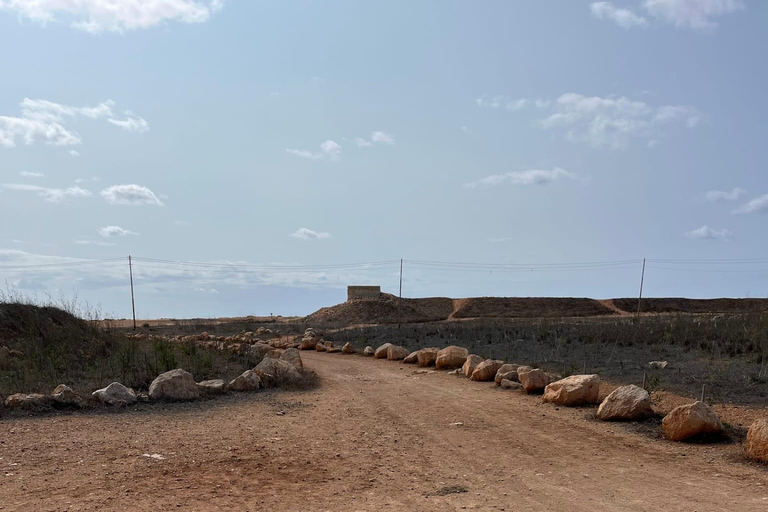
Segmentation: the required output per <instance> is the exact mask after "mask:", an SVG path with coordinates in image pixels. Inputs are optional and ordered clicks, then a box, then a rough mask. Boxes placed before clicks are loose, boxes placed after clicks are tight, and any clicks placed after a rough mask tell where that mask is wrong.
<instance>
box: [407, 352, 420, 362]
mask: <svg viewBox="0 0 768 512" xmlns="http://www.w3.org/2000/svg"><path fill="white" fill-rule="evenodd" d="M418 361H419V351H418V350H414V351H413V352H411V353H410V354H408V355H407V356H405V358H404V359H403V362H404V363H405V364H416V363H417V362H418Z"/></svg>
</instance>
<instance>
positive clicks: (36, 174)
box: [19, 171, 45, 178]
mask: <svg viewBox="0 0 768 512" xmlns="http://www.w3.org/2000/svg"><path fill="white" fill-rule="evenodd" d="M19 175H20V176H24V177H25V178H42V177H43V176H45V174H43V173H41V172H30V171H21V172H20V173H19Z"/></svg>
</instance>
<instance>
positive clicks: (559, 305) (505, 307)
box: [453, 297, 615, 318]
mask: <svg viewBox="0 0 768 512" xmlns="http://www.w3.org/2000/svg"><path fill="white" fill-rule="evenodd" d="M457 302H458V303H459V305H458V307H457V308H456V311H455V312H454V313H453V318H533V317H543V318H547V317H550V318H551V317H574V316H600V315H612V314H615V312H614V311H612V310H611V309H608V308H606V307H605V306H603V305H602V304H600V303H599V302H598V301H596V300H594V299H582V298H569V297H562V298H561V297H556V298H555V297H478V298H474V299H462V300H459V301H457Z"/></svg>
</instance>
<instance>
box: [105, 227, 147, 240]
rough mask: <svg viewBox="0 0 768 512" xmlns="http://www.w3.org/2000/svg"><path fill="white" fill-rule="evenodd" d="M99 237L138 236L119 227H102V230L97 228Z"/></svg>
mask: <svg viewBox="0 0 768 512" xmlns="http://www.w3.org/2000/svg"><path fill="white" fill-rule="evenodd" d="M99 235H100V236H102V237H104V238H110V237H113V236H128V235H138V233H136V232H134V231H130V230H128V229H123V228H121V227H120V226H104V227H103V228H99Z"/></svg>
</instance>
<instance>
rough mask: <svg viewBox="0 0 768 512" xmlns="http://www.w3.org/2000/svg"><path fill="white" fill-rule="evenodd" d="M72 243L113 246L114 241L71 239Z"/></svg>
mask: <svg viewBox="0 0 768 512" xmlns="http://www.w3.org/2000/svg"><path fill="white" fill-rule="evenodd" d="M72 243H73V244H75V245H95V246H98V247H114V246H115V245H117V244H115V243H112V242H105V241H103V240H89V239H76V240H72Z"/></svg>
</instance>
